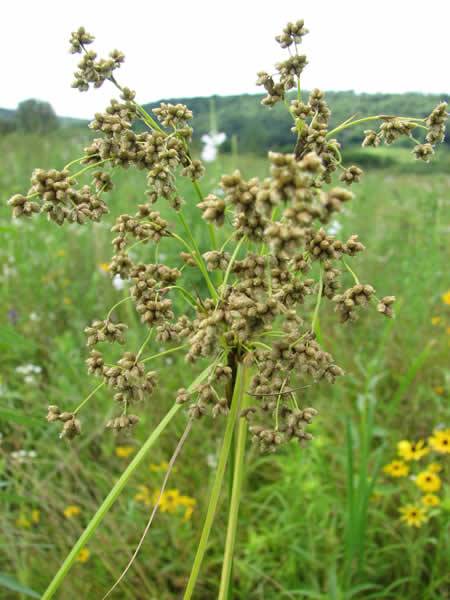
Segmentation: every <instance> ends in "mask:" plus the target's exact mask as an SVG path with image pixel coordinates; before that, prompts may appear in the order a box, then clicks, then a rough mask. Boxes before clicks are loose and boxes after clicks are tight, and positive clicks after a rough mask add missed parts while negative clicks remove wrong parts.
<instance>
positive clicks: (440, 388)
mask: <svg viewBox="0 0 450 600" xmlns="http://www.w3.org/2000/svg"><path fill="white" fill-rule="evenodd" d="M433 391H434V393H435V394H437V395H438V396H442V394H443V393H444V387H443V386H442V385H437V386H436V387H434V388H433Z"/></svg>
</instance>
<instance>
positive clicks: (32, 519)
mask: <svg viewBox="0 0 450 600" xmlns="http://www.w3.org/2000/svg"><path fill="white" fill-rule="evenodd" d="M40 520H41V511H40V510H37V509H33V510H30V511H26V512H22V513H20V515H19V516H18V517H17V519H16V527H20V528H21V529H29V528H30V527H31V526H32V525H37V524H38V523H39V521H40Z"/></svg>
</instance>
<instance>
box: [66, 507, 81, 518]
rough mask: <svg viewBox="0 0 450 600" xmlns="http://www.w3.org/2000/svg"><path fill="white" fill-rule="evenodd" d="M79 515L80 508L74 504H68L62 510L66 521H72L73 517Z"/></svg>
mask: <svg viewBox="0 0 450 600" xmlns="http://www.w3.org/2000/svg"><path fill="white" fill-rule="evenodd" d="M80 514H81V508H80V507H79V506H76V505H75V504H69V506H66V508H65V509H64V516H65V517H66V519H73V518H74V517H78V515H80Z"/></svg>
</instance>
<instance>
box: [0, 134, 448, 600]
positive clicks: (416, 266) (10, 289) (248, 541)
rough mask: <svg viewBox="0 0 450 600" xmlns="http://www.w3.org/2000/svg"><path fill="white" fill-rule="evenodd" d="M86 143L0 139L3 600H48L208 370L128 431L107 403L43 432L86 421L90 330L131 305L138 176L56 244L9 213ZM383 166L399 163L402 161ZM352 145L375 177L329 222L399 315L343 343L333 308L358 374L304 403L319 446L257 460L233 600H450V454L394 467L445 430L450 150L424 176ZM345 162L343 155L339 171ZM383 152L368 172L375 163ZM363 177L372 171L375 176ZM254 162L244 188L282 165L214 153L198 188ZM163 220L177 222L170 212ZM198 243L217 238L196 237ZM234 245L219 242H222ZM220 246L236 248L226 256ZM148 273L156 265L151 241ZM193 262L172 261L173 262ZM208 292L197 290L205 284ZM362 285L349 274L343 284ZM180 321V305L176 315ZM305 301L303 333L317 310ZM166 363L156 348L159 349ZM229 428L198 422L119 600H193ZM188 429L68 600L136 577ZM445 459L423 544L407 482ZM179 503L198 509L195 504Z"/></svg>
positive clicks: (344, 361)
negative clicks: (191, 580)
mask: <svg viewBox="0 0 450 600" xmlns="http://www.w3.org/2000/svg"><path fill="white" fill-rule="evenodd" d="M84 145H86V139H85V137H84V133H82V132H80V133H78V132H77V130H61V131H59V132H55V133H53V134H48V135H45V136H33V135H31V134H30V135H25V134H22V135H21V134H18V133H12V134H10V135H7V136H4V137H1V138H0V157H1V159H0V196H1V198H2V201H1V204H0V431H1V443H0V469H1V474H0V502H1V517H0V597H1V598H5V600H16V599H18V600H19V599H20V600H26V599H27V598H29V597H31V598H32V597H35V598H39V597H40V594H41V593H42V592H43V590H44V589H45V588H46V586H47V585H48V583H49V581H50V580H51V578H52V577H53V575H54V573H55V572H56V570H57V569H58V567H59V566H60V564H61V563H62V561H63V559H64V558H65V556H66V554H67V553H68V551H69V550H70V548H71V547H72V545H73V544H74V542H75V541H76V539H77V538H78V536H79V535H80V533H81V532H82V530H83V528H84V527H85V526H86V525H87V522H88V521H89V519H90V518H91V516H92V515H93V514H94V513H95V511H96V509H97V507H98V506H99V504H100V503H101V501H102V500H103V498H104V497H105V496H106V494H107V493H108V491H109V490H110V488H111V487H112V485H113V483H114V481H115V480H116V479H117V478H118V476H119V475H120V473H121V472H122V471H123V469H124V468H125V466H126V465H127V464H128V463H129V461H130V460H131V458H132V457H133V456H134V455H135V453H136V452H137V450H138V449H139V447H140V445H141V444H142V443H143V441H144V440H145V439H146V437H147V436H148V435H149V432H150V431H151V430H152V428H154V427H155V426H156V424H157V423H158V422H159V420H160V419H161V418H162V417H163V415H164V414H165V413H166V412H167V410H168V408H169V407H170V406H171V405H172V403H173V401H174V397H175V392H176V390H177V389H178V388H180V387H187V386H188V385H189V383H191V381H192V380H193V379H194V377H195V375H196V374H197V373H198V372H199V371H200V370H201V368H202V366H201V364H199V366H195V367H192V366H190V365H187V364H185V363H184V362H183V361H182V359H179V358H177V354H176V353H174V354H173V355H168V356H163V357H161V358H158V359H156V360H155V366H157V367H158V369H160V368H161V369H162V373H164V375H161V377H160V379H159V384H158V387H157V390H156V393H155V394H154V395H153V396H152V397H151V398H150V399H148V400H147V401H144V402H143V403H142V404H140V405H139V406H138V407H137V409H136V411H137V413H138V414H139V416H140V423H139V425H138V426H137V427H136V428H135V429H134V430H133V431H132V433H129V434H127V435H125V434H121V435H119V436H117V435H114V434H113V433H112V432H111V431H107V430H106V431H105V429H104V426H105V423H106V421H107V420H108V419H109V418H111V416H112V415H113V414H114V410H115V406H114V401H113V399H112V393H110V392H109V391H108V390H107V389H101V390H99V391H98V393H96V394H95V395H93V397H92V398H91V399H90V400H89V402H88V403H87V404H86V407H85V408H84V409H83V411H82V412H81V413H80V419H81V422H82V435H81V436H79V437H77V438H76V439H75V440H73V441H72V442H67V441H66V440H60V439H59V437H58V434H59V428H58V427H57V425H56V424H52V423H47V421H46V419H45V416H46V411H47V406H48V405H51V404H56V405H58V406H63V407H64V408H65V409H67V410H70V409H73V408H74V407H76V406H77V405H78V404H79V403H80V402H81V401H82V400H83V398H85V397H86V396H87V395H88V394H89V393H90V392H91V391H92V390H93V389H94V388H95V387H96V385H98V382H97V381H96V380H95V378H93V377H91V376H88V375H87V373H86V367H85V364H84V362H85V360H86V358H87V355H88V352H87V349H86V347H85V336H84V333H83V330H84V328H85V327H86V326H87V325H88V324H89V323H90V322H91V321H92V320H93V319H96V318H100V319H103V318H104V317H105V316H106V314H107V313H108V311H109V310H110V308H111V307H112V306H113V305H114V304H116V303H118V302H119V301H120V300H122V299H124V298H126V297H127V296H128V292H127V285H125V287H124V288H123V289H116V287H115V286H114V285H113V284H112V281H111V277H110V276H109V274H108V272H107V268H106V265H107V263H108V262H109V260H110V257H111V255H112V253H113V252H112V247H111V240H112V238H113V234H112V233H111V232H110V227H111V225H112V223H113V221H114V218H115V217H116V216H118V215H119V214H121V213H123V212H134V210H135V209H134V207H135V206H136V205H137V204H140V203H143V202H144V201H145V196H144V192H145V184H146V182H145V173H143V172H138V171H134V170H132V169H130V170H129V171H121V172H120V173H118V174H117V175H115V176H114V183H115V188H114V190H113V191H112V192H111V193H110V194H109V195H108V200H107V201H108V203H109V207H110V214H109V215H108V216H107V218H106V219H104V221H103V222H101V223H95V224H92V223H88V224H86V225H84V226H75V225H70V226H64V227H62V228H58V226H56V225H55V224H54V223H53V222H48V221H46V220H45V218H44V217H43V216H42V217H38V218H33V219H30V220H20V221H14V220H12V218H11V215H10V209H9V208H8V207H7V206H6V201H7V199H8V198H9V197H10V196H11V195H12V194H14V193H24V192H26V191H27V189H28V186H29V176H30V174H31V171H32V170H33V169H34V168H35V167H42V168H50V167H55V168H62V167H63V166H64V164H66V163H68V162H69V161H70V160H71V159H72V158H74V157H76V156H81V151H82V148H83V147H84ZM388 150H389V149H388ZM377 152H379V154H378V156H379V159H373V160H372V161H371V160H370V157H371V153H370V152H369V153H362V152H361V150H359V149H355V147H353V146H352V147H351V148H350V149H349V156H350V159H349V160H351V161H352V162H355V163H356V164H358V162H357V161H358V158H362V159H364V160H365V161H366V162H367V161H368V163H369V164H373V162H374V161H375V160H378V163H377V164H375V168H369V167H368V168H367V174H365V175H364V177H363V180H362V182H361V184H359V185H357V186H355V187H354V188H353V191H354V192H355V194H356V198H355V200H354V201H353V202H352V203H350V205H348V207H346V210H345V214H344V215H342V216H341V217H339V218H338V219H337V220H336V222H335V223H334V227H335V229H336V231H337V234H336V235H337V237H339V238H341V239H347V238H348V237H349V236H350V235H351V234H353V233H358V234H359V236H360V239H361V241H362V242H363V243H364V245H365V246H366V248H367V252H363V253H361V254H359V255H358V256H357V257H356V258H355V259H354V260H353V262H352V268H353V266H354V268H355V271H356V272H357V273H358V274H359V275H360V277H361V278H362V279H363V281H364V282H370V283H371V284H373V285H374V287H375V289H376V291H377V294H378V295H379V296H380V297H381V296H385V295H395V296H396V297H397V306H396V317H395V319H393V320H389V319H383V318H382V317H381V316H379V315H377V314H375V313H374V311H364V312H363V314H362V316H361V318H360V319H359V320H358V321H357V322H356V323H354V324H350V325H346V326H345V327H342V326H337V320H338V319H337V316H336V314H335V312H334V307H333V304H332V303H330V302H324V303H322V305H321V309H320V329H321V332H322V333H321V337H322V340H321V341H322V344H323V346H324V348H325V350H327V351H329V352H331V353H332V354H333V355H334V356H335V357H336V359H337V361H338V363H339V364H340V365H341V366H342V367H343V368H344V370H345V376H344V377H342V378H340V380H339V381H338V382H337V383H336V384H335V385H329V384H324V383H321V384H318V385H311V386H309V387H305V389H304V390H302V394H301V400H302V402H303V403H304V405H305V406H313V407H315V408H317V410H318V411H319V415H318V417H317V418H316V419H315V421H314V424H313V425H312V427H311V432H312V433H313V434H314V440H313V441H312V442H311V443H310V444H309V445H308V446H307V447H305V448H300V447H299V446H298V445H297V444H292V445H289V446H287V447H283V449H282V450H281V451H280V452H279V453H277V454H275V455H272V454H270V455H261V454H259V453H258V452H257V450H256V449H255V448H253V447H250V446H249V451H248V452H247V456H246V471H245V480H244V484H243V498H242V503H241V509H240V515H239V518H240V520H239V526H238V530H237V541H236V554H235V561H234V570H233V578H234V595H233V598H235V599H239V600H275V599H277V600H278V599H281V600H285V599H286V600H288V599H296V600H300V599H302V600H303V599H309V598H311V599H320V600H325V599H327V600H328V599H329V600H350V599H364V600H369V599H374V600H375V599H377V600H381V599H383V600H392V599H396V600H397V599H398V600H441V599H442V600H444V599H445V598H449V597H450V576H449V573H450V543H449V541H450V527H449V524H450V519H449V517H450V460H449V459H450V455H449V454H445V453H438V452H430V453H429V454H427V455H426V456H424V457H423V458H421V459H420V460H418V461H415V460H411V461H409V462H408V469H409V472H408V474H407V475H406V476H402V477H393V476H390V475H389V474H388V473H386V472H385V471H384V467H385V466H386V465H388V464H390V463H391V462H392V461H393V460H395V459H398V458H399V457H398V456H397V443H398V442H400V441H402V440H409V441H417V440H425V441H426V440H427V439H428V438H429V437H430V436H431V435H432V434H433V430H435V429H436V428H440V429H444V430H445V428H447V429H448V428H449V427H450V409H449V402H448V394H449V388H450V378H449V373H448V370H446V369H447V368H448V356H449V340H450V306H449V305H450V297H449V296H448V295H447V296H445V294H446V293H447V294H448V292H449V290H450V280H449V277H448V265H449V259H450V254H449V244H448V236H449V189H450V174H449V173H450V171H449V170H448V166H449V165H450V158H449V151H448V150H443V152H442V155H441V157H438V159H437V163H436V165H435V166H433V165H430V166H428V165H424V164H418V163H417V162H414V159H413V157H411V155H410V154H409V152H408V151H407V150H405V149H403V148H400V149H395V148H393V149H390V154H391V158H390V159H389V160H388V159H386V160H387V161H388V162H387V163H386V164H384V163H383V157H385V155H386V153H387V150H385V149H384V148H381V149H377V150H374V153H377ZM345 156H346V154H345V148H344V159H345ZM368 156H369V159H368V158H367V157H368ZM364 160H362V162H364ZM237 167H239V169H240V170H241V171H242V173H243V175H244V176H245V177H246V178H249V177H251V176H264V175H265V173H266V169H267V162H266V160H265V159H264V158H262V157H257V156H254V155H251V154H242V155H240V154H236V153H235V154H234V155H231V154H227V155H221V156H219V158H218V159H217V160H216V161H215V162H214V163H211V164H210V165H208V169H207V175H206V176H205V177H204V179H203V180H202V189H203V191H204V193H208V192H211V191H213V190H214V189H216V188H217V186H218V182H219V179H220V176H221V174H222V173H230V172H232V171H233V170H234V169H235V168H237ZM180 185H181V193H182V195H183V197H184V199H185V202H186V215H187V218H188V220H189V221H190V225H191V227H192V229H193V232H194V235H195V236H196V240H197V243H198V244H199V246H200V248H201V249H203V250H204V251H205V250H207V249H208V240H207V239H203V238H202V237H201V233H200V226H199V222H198V220H199V211H198V209H197V208H196V206H195V205H196V202H197V201H198V200H197V199H196V196H195V194H194V191H193V190H192V188H191V186H190V185H189V182H187V183H186V182H181V184H180ZM158 210H161V212H162V214H163V216H165V217H166V218H167V219H168V220H169V221H170V220H171V219H173V213H171V212H170V211H169V210H167V209H166V208H165V207H164V206H160V207H158ZM201 231H203V229H202V230H201ZM220 235H221V233H220V232H219V236H220ZM220 241H223V240H220ZM135 252H136V256H138V257H139V256H140V257H142V258H143V259H144V258H147V259H149V260H153V248H152V246H151V245H146V244H141V245H140V246H138V247H137V248H136V250H135ZM159 252H160V255H161V254H162V255H164V256H165V257H172V263H173V264H177V261H178V258H177V255H178V252H179V248H178V247H176V246H175V245H174V244H173V243H171V240H163V242H162V243H161V245H160V249H159ZM178 262H179V261H178ZM196 277H197V276H195V277H193V278H192V280H190V282H189V284H190V291H191V292H192V293H197V291H201V289H202V285H203V284H202V281H201V280H200V279H197V278H196ZM344 283H346V284H349V285H351V283H352V281H351V277H350V276H349V275H348V274H346V275H344ZM181 308H182V305H180V309H181ZM312 309H313V307H312V306H311V304H310V303H309V304H308V303H306V305H305V314H306V316H308V315H309V313H310V312H311V311H312ZM115 314H116V315H117V317H118V318H120V320H121V321H123V322H125V323H127V324H128V325H129V326H130V329H129V334H128V337H127V348H128V347H129V348H139V346H140V345H141V344H142V342H143V341H144V339H145V337H146V335H147V331H146V328H145V326H143V325H142V324H140V322H139V318H138V315H137V313H136V312H135V311H134V308H133V305H132V304H131V303H129V302H126V301H124V302H123V303H121V304H120V305H119V306H118V307H117V308H116V310H115ZM159 351H160V348H159V345H158V343H157V342H152V343H151V344H150V346H149V347H148V348H147V353H148V354H154V353H158V352H159ZM224 422H225V420H224V419H220V418H218V419H215V420H213V419H210V418H209V417H205V418H203V419H201V420H199V421H197V422H196V423H195V426H194V428H193V430H192V433H191V435H190V436H189V439H188V441H187V443H186V446H185V447H184V448H183V450H182V453H181V455H180V457H179V458H178V460H177V463H176V468H175V472H174V473H173V474H172V476H171V479H170V481H169V485H168V488H169V489H170V490H171V491H172V498H175V500H174V502H173V504H172V505H170V504H169V503H168V504H167V505H165V506H164V505H163V508H165V510H162V511H160V512H159V513H158V515H157V517H156V520H155V522H154V523H153V525H152V528H151V530H150V532H149V534H148V535H147V537H146V540H145V542H144V544H143V547H142V550H141V552H140V554H139V555H138V558H137V560H136V561H135V563H134V564H133V566H132V568H131V569H130V571H129V572H128V574H127V576H126V578H125V580H124V581H123V582H122V584H121V585H120V587H118V588H117V589H116V590H115V592H114V593H113V594H112V595H111V598H116V599H119V598H120V599H124V600H127V599H129V600H144V599H146V600H169V599H171V600H173V599H177V598H181V597H182V593H183V590H184V587H185V585H186V582H187V577H188V575H189V571H190V566H191V564H192V561H193V558H194V554H195V549H196V546H197V543H198V539H199V536H200V532H201V528H202V523H203V518H204V514H205V511H206V508H207V505H208V496H209V490H210V488H211V484H212V480H213V476H214V467H215V465H216V462H217V456H218V450H219V448H220V440H221V438H222V435H223V430H224ZM185 424H186V417H185V415H184V414H182V413H180V414H179V415H178V417H177V418H176V419H175V421H174V422H173V423H172V424H171V425H170V426H169V428H168V430H167V431H166V432H165V433H164V435H163V436H162V437H161V438H160V440H159V443H158V445H157V446H155V447H154V448H153V449H152V450H151V451H150V453H149V455H148V457H147V459H146V460H145V461H144V464H143V465H142V466H141V467H140V468H139V469H138V471H137V473H136V474H135V476H134V477H133V479H132V481H131V484H130V485H128V486H127V487H126V489H125V490H124V492H123V493H122V494H121V496H120V498H119V500H118V502H117V503H116V504H115V505H114V507H113V508H112V510H111V511H110V513H108V515H107V516H106V518H105V520H104V521H103V523H102V525H101V526H100V528H99V529H98V531H97V532H96V534H95V536H94V537H93V538H92V540H91V541H90V542H89V544H88V546H87V550H88V552H85V553H84V555H80V557H79V559H78V561H77V563H76V565H75V566H74V568H73V569H72V571H71V572H70V574H69V576H68V577H67V579H66V580H65V581H64V583H63V585H62V587H61V588H60V590H59V592H58V594H57V595H56V597H57V598H59V599H61V600H75V599H78V598H86V599H89V600H91V599H92V600H96V599H100V598H102V596H103V594H105V593H106V591H107V590H108V589H109V587H111V585H112V584H113V583H114V581H115V580H116V579H117V578H118V577H119V575H120V574H121V572H122V570H123V569H124V568H125V566H126V564H127V562H128V560H129V558H130V556H131V554H132V553H133V550H134V548H135V547H136V544H137V543H138V541H139V539H140V537H141V535H142V532H143V529H144V527H145V523H146V521H147V518H148V516H149V512H150V507H151V503H152V498H153V496H154V493H155V492H157V490H158V489H159V487H160V485H161V483H162V479H163V476H164V470H165V463H166V462H167V461H168V460H169V459H170V456H171V455H172V452H173V450H174V447H175V446H176V443H177V440H178V438H179V436H180V435H181V433H182V431H183V429H184V427H185ZM430 463H437V464H438V465H439V466H440V467H441V470H440V472H439V478H440V480H441V487H440V489H439V490H438V491H437V492H436V495H437V496H438V498H439V504H437V505H436V506H432V507H429V508H427V511H426V512H427V519H426V521H425V522H424V523H423V524H421V526H420V527H415V526H409V525H408V523H407V522H406V521H402V520H400V516H401V513H400V512H399V509H400V508H402V507H404V506H405V505H408V504H418V505H420V503H421V502H422V495H423V494H422V491H421V490H420V489H419V487H418V486H417V485H416V482H415V480H414V477H415V475H416V474H418V473H419V472H420V471H421V470H423V469H425V468H427V465H429V464H430ZM180 498H184V500H180ZM226 519H227V515H226V491H225V492H224V494H223V499H222V502H221V504H220V506H219V513H218V515H217V518H216V520H215V522H214V526H213V529H212V534H211V537H210V541H209V545H208V550H207V554H206V558H205V562H204V564H203V567H202V571H201V575H200V579H199V583H198V586H197V588H196V594H194V597H195V598H198V599H199V600H213V599H215V598H216V595H217V588H218V580H219V578H220V570H221V564H222V555H223V543H224V537H225V531H226Z"/></svg>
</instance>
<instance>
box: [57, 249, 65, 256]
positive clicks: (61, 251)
mask: <svg viewBox="0 0 450 600" xmlns="http://www.w3.org/2000/svg"><path fill="white" fill-rule="evenodd" d="M65 255H66V251H65V250H58V252H57V253H56V256H65Z"/></svg>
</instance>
